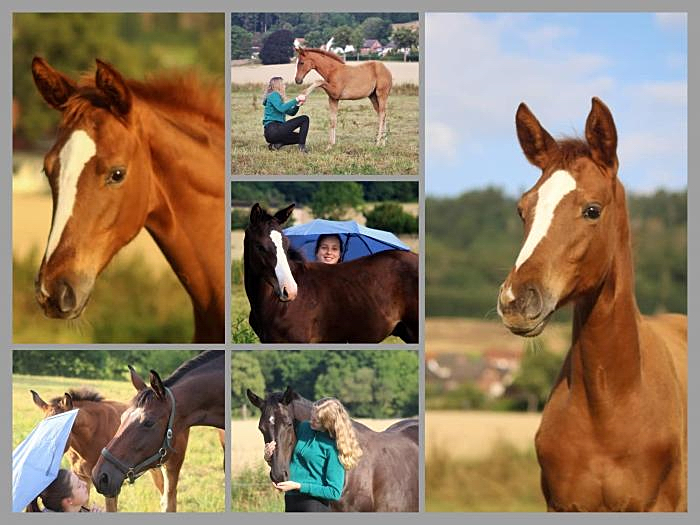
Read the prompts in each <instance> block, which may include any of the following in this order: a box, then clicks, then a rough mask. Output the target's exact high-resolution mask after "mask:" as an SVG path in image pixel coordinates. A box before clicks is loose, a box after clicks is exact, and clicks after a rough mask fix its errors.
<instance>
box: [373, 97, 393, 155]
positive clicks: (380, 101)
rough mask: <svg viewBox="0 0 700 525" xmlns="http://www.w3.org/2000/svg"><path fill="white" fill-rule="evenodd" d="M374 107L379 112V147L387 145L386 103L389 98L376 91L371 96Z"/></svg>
mask: <svg viewBox="0 0 700 525" xmlns="http://www.w3.org/2000/svg"><path fill="white" fill-rule="evenodd" d="M369 99H370V100H371V101H372V105H373V106H374V111H376V112H377V117H378V120H379V124H378V126H377V146H385V145H386V102H387V99H388V97H387V96H383V95H382V93H378V92H377V91H375V92H374V93H372V94H371V95H370V96H369Z"/></svg>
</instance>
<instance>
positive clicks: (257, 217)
mask: <svg viewBox="0 0 700 525" xmlns="http://www.w3.org/2000/svg"><path fill="white" fill-rule="evenodd" d="M265 215H267V214H266V213H265V210H263V209H262V206H260V203H259V202H256V203H255V204H253V207H252V208H251V209H250V218H249V221H248V222H250V224H258V223H259V222H262V219H263V217H264V216H265Z"/></svg>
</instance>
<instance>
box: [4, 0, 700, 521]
mask: <svg viewBox="0 0 700 525" xmlns="http://www.w3.org/2000/svg"><path fill="white" fill-rule="evenodd" d="M47 4H48V3H46V2H40V1H38V0H25V1H18V0H6V1H5V2H3V7H2V9H3V14H4V15H5V16H4V17H3V22H2V23H1V25H0V27H2V36H3V37H4V39H5V40H4V42H5V43H6V45H5V46H3V47H2V48H3V49H5V52H2V53H0V71H5V72H11V67H12V66H11V65H12V45H11V35H12V16H11V14H12V12H14V11H16V12H40V11H45V12H60V11H62V12H71V11H86V12H100V11H104V12H110V11H135V12H148V11H154V12H155V11H190V12H198V11H211V12H223V13H225V14H226V18H227V27H228V24H230V17H228V14H229V13H230V12H242V11H250V12H254V11H260V10H261V7H262V6H261V5H260V4H259V2H253V1H251V0H238V1H226V0H200V1H199V2H194V1H193V0H171V1H170V2H167V3H166V2H164V1H162V0H157V1H153V0H141V1H136V0H122V2H120V4H119V5H118V6H116V5H113V4H110V5H107V6H104V5H102V6H96V5H95V4H96V3H95V2H94V0H93V1H87V0H78V1H75V0H73V1H71V0H64V1H63V2H61V4H60V8H59V7H56V6H55V5H54V4H49V5H47ZM298 5H300V4H297V5H296V6H295V5H293V4H291V3H290V2H289V1H286V2H283V1H282V0H268V2H266V3H265V5H264V8H265V10H269V11H285V10H287V11H289V10H290V9H292V8H294V7H297V6H298ZM117 7H118V8H117ZM303 8H304V11H307V12H314V11H316V12H328V11H348V10H350V9H348V6H346V5H340V2H334V3H333V4H330V3H329V2H327V1H321V0H306V1H305V2H303ZM693 9H695V10H697V8H696V7H693V6H691V2H690V0H670V1H663V0H638V1H637V2H634V3H632V2H625V1H624V0H589V1H588V2H586V3H585V4H584V3H583V2H581V3H579V4H574V3H564V2H561V1H560V0H526V1H523V0H491V1H489V0H471V1H467V2H464V1H459V0H433V1H432V2H430V3H429V5H426V3H425V2H421V1H418V0H403V1H399V0H376V1H371V0H356V1H355V2H353V4H352V10H354V11H363V12H371V11H375V12H389V11H417V12H419V13H421V46H422V49H421V54H422V57H425V47H426V44H428V43H427V42H425V38H424V27H425V26H424V20H425V18H424V16H423V15H422V14H423V13H424V12H426V11H429V12H439V11H443V12H444V11H461V12H470V11H471V12H535V11H553V12H566V11H586V12H624V11H628V12H640V11H659V12H668V11H685V12H688V13H689V17H688V18H689V21H688V23H689V29H690V28H692V27H693V23H692V22H693V20H694V19H693V17H692V16H690V15H692V14H693ZM696 44H697V38H695V37H694V35H693V33H692V32H691V31H689V35H688V45H689V51H690V53H689V81H688V82H689V86H692V85H694V84H695V77H696V73H695V71H696V69H695V66H696V63H695V62H696V61H695V60H694V59H693V58H694V57H695V54H694V53H695V52H697V51H698V47H697V45H696ZM228 49H229V45H228V42H227V56H229V51H228ZM226 69H227V70H229V73H227V77H226V78H227V79H228V78H229V75H230V68H229V67H228V66H227V67H226ZM420 74H421V119H422V120H421V123H422V125H421V129H420V138H421V147H420V159H421V160H420V162H421V164H420V177H419V181H420V185H421V186H420V187H421V193H420V209H421V217H422V218H423V220H422V221H421V253H422V254H424V252H425V246H424V242H425V236H424V228H425V226H424V225H425V220H426V219H427V218H426V217H425V213H424V204H425V193H424V174H425V171H424V154H425V149H424V140H423V139H424V138H425V137H424V130H425V125H424V118H425V117H424V115H425V102H424V101H425V96H424V92H423V91H424V90H423V86H424V82H423V79H424V62H423V60H421V65H420ZM9 78H10V79H11V78H12V76H11V75H9ZM2 89H3V91H2V94H3V100H4V101H5V102H4V103H3V104H1V105H0V122H2V124H0V125H1V126H2V129H3V130H4V131H5V133H4V135H3V136H4V137H6V139H5V140H3V141H2V144H1V145H0V151H1V152H2V159H3V161H4V165H5V166H6V168H7V169H6V171H5V173H6V174H7V173H10V172H11V171H10V170H11V158H12V146H11V142H10V139H9V137H11V132H10V124H9V123H10V116H11V93H12V86H11V81H6V82H5V85H4V86H3V88H2ZM689 92H691V90H690V89H689ZM229 107H230V106H228V105H227V122H230V109H229ZM689 112H690V113H689V117H690V121H689V125H688V127H689V129H688V137H689V143H690V144H693V142H692V138H693V137H694V133H693V130H694V127H693V124H692V123H693V122H694V121H695V119H696V118H697V109H696V106H695V105H693V104H689ZM689 151H692V148H690V150H689ZM689 157H691V155H690V153H689ZM690 160H691V161H692V159H690ZM226 162H227V174H230V164H229V163H230V146H227V161H226ZM690 164H691V166H692V164H693V162H691V163H690ZM691 166H689V173H691V172H692V169H691ZM339 178H340V180H348V178H347V177H346V176H339ZM248 180H251V178H250V177H248ZM256 180H309V179H308V177H304V178H303V179H288V178H287V177H277V178H272V179H266V178H263V177H262V176H259V178H256ZM324 180H333V179H332V178H331V177H327V178H326V177H324ZM373 180H383V178H379V177H377V178H375V179H373ZM387 180H394V178H393V177H392V178H387ZM399 180H406V178H405V176H404V177H401V179H399ZM229 187H230V185H229ZM0 188H2V190H4V191H3V192H2V194H3V195H4V199H5V206H4V207H3V208H2V211H1V212H0V216H1V217H3V219H4V220H2V224H0V232H1V233H0V234H1V235H2V239H3V241H4V243H6V244H5V247H6V248H7V247H8V244H9V243H10V242H11V218H12V216H11V177H8V176H7V175H6V176H5V177H4V178H2V180H1V181H0ZM227 191H228V190H227ZM688 192H689V198H690V199H691V201H692V200H693V197H692V195H693V193H694V184H693V183H692V182H691V181H689V182H688ZM697 219H698V212H697V211H696V210H695V209H693V208H692V207H691V208H690V210H689V221H688V239H689V246H688V266H689V268H695V266H694V264H693V263H694V262H696V261H697V255H698V254H697V250H698V248H697V246H696V242H695V236H696V234H697V231H696V228H695V226H694V220H697ZM227 220H228V218H227ZM229 242H230V241H229ZM227 246H228V247H229V248H230V245H229V244H228V243H227ZM422 257H423V261H422V262H423V264H422V265H421V275H422V277H424V255H422ZM227 261H228V262H229V265H228V266H229V268H230V249H229V250H227ZM228 271H230V270H228V269H227V272H228ZM0 272H2V282H5V283H6V286H5V287H4V289H5V290H12V257H11V250H8V249H6V250H2V253H1V254H0ZM422 282H424V280H423V281H422ZM228 286H230V285H228ZM228 290H229V291H230V289H228ZM693 292H697V278H696V276H695V275H694V274H692V273H691V274H690V275H689V276H688V310H689V314H690V312H695V311H696V306H697V304H698V298H697V296H695V295H694V293H693ZM229 297H230V294H229ZM421 297H423V295H422V293H421ZM229 301H230V299H229ZM227 304H229V303H227ZM421 307H422V308H424V306H423V303H422V306H421ZM227 310H229V311H230V306H229V307H228V308H227ZM11 312H12V297H11V295H10V294H8V293H7V292H6V294H5V297H4V298H3V300H0V319H2V321H0V332H1V334H0V341H1V342H2V344H1V345H0V366H2V367H3V369H4V370H9V371H10V374H11V369H12V368H11V349H12V348H13V346H12V316H11ZM227 315H228V316H230V312H229V313H227ZM229 321H230V317H229ZM229 325H230V323H229V324H227V326H229ZM422 328H423V330H422V334H424V332H425V330H424V328H425V325H424V324H423V325H422ZM697 336H698V328H697V327H696V326H694V325H691V327H690V333H689V340H690V341H695V340H696V338H697ZM226 341H227V343H230V330H229V334H228V335H227V339H226ZM95 346H99V348H100V349H102V348H105V349H110V348H113V347H116V346H117V345H95ZM118 346H119V347H120V348H127V347H130V346H131V345H129V346H127V345H118ZM161 346H162V347H164V348H168V347H170V345H167V346H166V345H149V348H153V349H158V348H160V347H161ZM239 346H240V345H237V347H236V350H243V349H244V348H243V347H242V346H240V347H239ZM275 346H276V345H265V346H264V348H265V349H275ZM392 346H395V345H392ZM20 347H21V348H35V347H36V348H38V347H41V348H46V347H47V346H46V345H15V348H20ZM67 347H71V348H79V346H77V345H52V346H51V348H55V349H59V348H67ZM134 347H140V348H143V345H140V346H139V345H134ZM424 347H425V342H424V335H423V336H422V337H421V342H420V345H419V348H418V350H419V351H423V352H424ZM177 348H183V349H184V348H189V347H188V346H187V345H177ZM212 348H217V349H220V348H221V346H220V345H212ZM225 348H226V350H227V352H226V353H227V355H228V357H227V363H228V364H229V369H230V356H231V352H230V350H231V346H230V344H227V345H225ZM255 348H263V347H261V346H259V345H256V346H255ZM284 348H289V347H288V346H285V347H284ZM300 348H307V347H300ZM372 348H376V349H379V347H378V346H372ZM400 348H401V349H410V346H409V345H406V346H400ZM358 349H359V348H358ZM699 360H700V357H698V356H697V355H694V354H693V353H692V352H691V354H690V355H689V376H690V377H694V376H696V375H697V372H698V367H699V362H700V361H699ZM421 366H422V365H421ZM693 372H694V373H693ZM229 374H230V371H229ZM5 378H6V381H5V383H6V384H5V389H4V392H5V399H6V400H8V399H11V393H12V392H11V380H10V381H7V375H6V376H5ZM10 379H11V378H10ZM229 380H230V376H229ZM421 391H423V392H424V379H423V376H421ZM699 394H700V386H698V384H697V382H694V381H691V382H690V385H689V391H688V396H689V400H690V401H691V403H690V406H689V416H690V420H689V436H691V439H690V440H689V441H690V443H691V444H690V453H691V454H690V460H691V464H690V469H689V478H688V487H689V500H690V504H689V505H690V511H689V512H688V513H686V514H682V515H663V516H657V515H640V514H634V515H630V514H626V515H616V516H612V515H604V516H600V515H597V514H584V515H571V514H567V515H563V516H562V515H549V514H544V513H430V514H429V515H426V516H421V515H417V514H399V515H375V516H372V518H371V519H373V520H378V521H380V522H382V523H396V524H398V523H402V522H403V521H404V520H410V521H413V522H422V520H424V519H430V520H431V521H435V522H441V523H445V522H446V523H464V522H466V523H482V522H490V523H502V522H513V521H515V522H518V523H532V524H538V523H541V522H542V521H551V520H566V521H570V522H572V523H573V522H575V523H589V522H594V521H599V520H600V519H603V520H608V519H609V520H623V521H627V522H630V521H631V520H634V521H635V522H636V521H637V520H640V521H644V522H646V521H648V520H649V521H651V522H653V523H657V522H658V523H665V522H666V520H674V521H675V522H680V523H690V520H691V517H692V516H693V515H696V514H698V512H697V509H696V507H697V504H694V502H695V501H697V500H696V497H695V496H697V495H698V490H697V488H698V482H697V480H698V475H697V468H698V461H697V460H696V459H695V458H696V456H697V446H696V445H695V444H694V442H693V439H692V437H694V436H695V435H696V434H697V406H696V404H695V403H694V401H695V400H697V398H698V395H699ZM227 403H230V402H229V401H227ZM421 403H423V400H421ZM421 407H424V405H423V404H422V405H421ZM421 410H423V408H421ZM1 414H2V415H3V416H4V417H3V420H4V421H5V422H6V423H5V424H4V431H3V432H2V436H0V442H2V444H3V448H4V450H5V451H6V453H9V452H10V451H11V437H10V436H11V423H10V422H11V417H12V414H11V403H9V402H7V401H6V402H5V403H4V405H3V406H2V412H1ZM421 423H422V424H423V423H424V419H423V420H422V422H421ZM227 437H228V439H229V442H230V439H231V437H230V428H227ZM229 467H230V465H228V466H227V468H229ZM3 472H4V474H3V475H2V479H3V480H4V486H5V494H11V474H10V468H9V466H8V467H6V468H5V469H4V471H3ZM227 472H230V470H227ZM228 488H229V486H228V485H227V490H228ZM0 501H2V502H3V503H2V505H1V506H0V516H2V517H3V518H9V522H10V523H15V522H16V521H17V522H19V521H24V522H27V520H28V521H34V520H37V519H41V518H37V517H34V518H32V517H31V516H29V515H21V514H16V513H11V512H9V508H10V505H9V496H5V497H2V498H1V499H0ZM227 508H230V507H229V506H228V505H227ZM138 516H139V518H140V519H145V521H146V522H147V523H156V522H159V521H161V520H163V521H164V520H165V519H168V520H175V521H180V522H183V523H184V521H183V520H189V519H191V516H190V515H184V516H182V515H179V516H178V515H175V516H168V517H167V518H166V517H165V516H161V515H156V514H139V515H138ZM196 518H197V519H198V520H203V521H205V522H209V523H221V524H224V523H227V524H228V523H230V520H231V519H233V520H235V521H236V522H240V523H262V524H263V525H265V524H268V523H270V524H272V523H276V522H277V521H278V520H279V519H281V518H280V517H279V516H276V515H274V514H257V513H252V514H245V513H236V514H234V515H233V516H231V515H227V514H198V515H197V516H196ZM333 518H334V519H339V520H346V521H347V520H350V522H352V523H358V522H359V520H360V519H363V518H361V517H356V516H355V515H352V514H351V515H336V516H334V517H333ZM51 519H52V520H58V521H59V522H62V521H67V523H72V520H74V519H75V518H65V517H61V516H59V515H55V516H54V517H53V518H51ZM98 519H99V520H100V521H103V520H104V521H111V522H113V523H126V520H127V519H129V515H124V514H121V515H119V514H117V515H100V517H99V518H98ZM283 519H284V520H285V521H287V522H289V523H308V522H309V521H312V522H313V521H315V520H321V519H324V520H325V519H326V518H324V517H323V516H317V515H316V516H314V515H306V516H293V515H288V516H285V517H284V518H283ZM695 519H696V520H697V517H696V518H695ZM15 520H16V521H15ZM68 520H71V521H68Z"/></svg>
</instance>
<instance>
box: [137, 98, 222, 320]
mask: <svg viewBox="0 0 700 525" xmlns="http://www.w3.org/2000/svg"><path fill="white" fill-rule="evenodd" d="M139 109H140V115H141V118H142V122H143V121H144V120H145V119H148V121H149V123H150V124H151V125H149V126H146V125H144V126H143V128H144V131H143V133H144V135H145V138H146V140H147V141H148V145H149V148H150V152H151V165H152V168H153V172H154V177H152V178H151V181H152V182H151V188H150V198H149V213H148V216H147V218H146V223H145V227H146V229H147V230H148V231H149V233H150V234H151V236H152V237H153V238H154V240H155V241H156V243H157V244H158V246H159V247H160V249H161V251H162V252H163V254H164V255H165V257H166V259H167V260H168V262H169V263H170V266H171V267H172V268H173V270H174V271H175V274H176V275H177V276H178V278H179V279H180V281H181V282H182V285H183V286H184V287H185V289H186V290H187V292H188V293H189V295H190V297H191V298H192V302H193V304H194V307H195V320H196V321H197V320H198V319H197V317H199V318H200V319H199V320H204V319H202V318H206V317H207V315H205V314H208V317H209V319H210V320H211V319H214V320H218V319H220V320H221V322H223V317H224V315H223V312H224V299H223V289H224V257H223V253H224V216H223V210H224V158H223V153H224V150H225V148H224V143H223V127H222V126H220V125H219V124H218V123H211V122H209V123H206V122H202V123H201V124H199V125H198V124H197V122H200V120H201V119H192V118H191V116H190V118H189V120H188V115H187V114H184V113H183V114H181V115H175V116H174V117H172V118H171V117H169V116H166V115H165V113H163V112H161V111H159V110H157V109H152V108H150V107H149V106H148V105H147V104H146V103H145V102H141V104H140V106H139ZM192 121H194V123H192ZM207 255H209V256H207ZM210 322H211V321H210ZM222 328H223V327H222ZM222 333H223V332H220V334H222Z"/></svg>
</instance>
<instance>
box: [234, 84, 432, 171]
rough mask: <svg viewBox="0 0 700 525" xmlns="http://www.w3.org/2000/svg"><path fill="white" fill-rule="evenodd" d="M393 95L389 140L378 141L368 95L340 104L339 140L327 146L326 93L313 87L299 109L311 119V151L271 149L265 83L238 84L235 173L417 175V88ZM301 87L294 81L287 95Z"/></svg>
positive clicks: (235, 92)
mask: <svg viewBox="0 0 700 525" xmlns="http://www.w3.org/2000/svg"><path fill="white" fill-rule="evenodd" d="M402 91H405V93H402V92H398V90H397V92H396V93H392V94H391V95H390V96H389V101H388V109H387V129H388V133H387V142H386V146H384V147H381V146H376V145H375V138H376V133H377V114H376V112H375V111H374V109H373V107H372V104H371V102H370V101H369V99H363V100H343V101H341V102H340V104H339V109H338V121H337V128H336V139H337V140H336V144H335V145H334V146H332V147H331V146H329V144H328V130H329V109H328V98H327V97H326V96H325V94H324V93H323V92H320V91H318V92H314V93H312V94H311V95H310V96H309V98H308V100H307V101H306V103H305V104H304V106H303V107H302V109H301V110H300V111H299V113H298V114H299V115H308V116H309V118H310V119H311V125H310V127H309V135H308V137H307V142H306V145H307V149H308V151H309V153H308V154H306V155H305V154H301V153H299V151H298V150H297V148H296V146H287V147H284V148H282V149H281V150H279V151H269V150H268V148H267V144H266V142H265V139H264V137H263V127H262V115H263V107H262V105H261V102H260V100H261V93H262V85H260V86H254V85H245V86H239V85H234V86H233V88H232V92H231V114H232V139H233V140H232V148H231V170H232V173H233V174H235V175H322V174H338V175H377V174H379V175H417V174H418V160H419V159H418V157H419V155H418V154H419V149H420V148H419V144H418V128H419V106H420V99H419V97H418V90H417V89H415V90H414V91H415V93H411V92H410V91H411V90H408V89H404V90H402ZM299 92H300V89H299V88H297V87H296V86H290V87H289V88H288V90H287V97H288V98H291V97H294V96H296V95H297V94H298V93H299Z"/></svg>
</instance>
